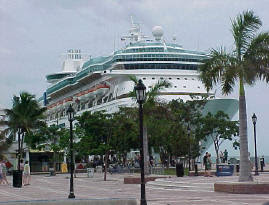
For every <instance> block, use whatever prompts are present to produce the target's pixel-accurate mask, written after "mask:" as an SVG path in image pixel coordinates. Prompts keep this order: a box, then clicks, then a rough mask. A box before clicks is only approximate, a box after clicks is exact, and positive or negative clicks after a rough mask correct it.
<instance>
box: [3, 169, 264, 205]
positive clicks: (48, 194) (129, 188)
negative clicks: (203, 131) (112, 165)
mask: <svg viewBox="0 0 269 205" xmlns="http://www.w3.org/2000/svg"><path fill="white" fill-rule="evenodd" d="M126 176H129V175H128V174H113V175H110V174H108V177H107V179H108V180H107V181H103V174H101V173H95V174H94V177H93V178H87V177H86V174H78V177H77V178H75V179H74V184H75V196H76V199H102V198H136V199H139V198H140V185H139V184H124V183H123V178H124V177H126ZM132 176H137V177H138V176H139V175H132ZM68 177H69V175H68V174H57V176H53V177H47V176H46V175H32V181H31V185H30V186H24V187H22V188H14V187H12V186H11V185H0V205H1V204H6V203H4V202H10V201H23V200H25V201H30V200H55V199H56V200H62V199H67V197H68V194H69V178H68ZM237 178H238V177H237V176H232V177H203V176H199V177H188V176H186V177H175V176H171V177H170V178H163V179H157V180H156V181H154V182H153V181H152V182H148V183H147V185H146V194H147V195H146V196H147V200H148V205H157V204H161V205H168V204H169V205H178V204H184V205H188V204H199V205H210V204H212V205H213V204H214V205H215V204H217V205H224V204H227V205H228V204H229V205H241V204H242V205H246V204H264V203H266V202H269V195H266V194H259V195H258V194H253V195H243V194H227V193H218V192H214V190H213V185H214V182H217V181H218V182H221V181H237ZM8 179H9V182H11V181H12V177H11V176H9V177H8ZM255 181H258V182H259V181H268V182H269V173H263V174H261V175H260V176H257V177H255ZM7 204H8V203H7Z"/></svg>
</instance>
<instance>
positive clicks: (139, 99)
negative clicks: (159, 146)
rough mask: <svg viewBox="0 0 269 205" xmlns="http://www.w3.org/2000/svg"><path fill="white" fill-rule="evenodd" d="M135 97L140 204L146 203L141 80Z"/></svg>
mask: <svg viewBox="0 0 269 205" xmlns="http://www.w3.org/2000/svg"><path fill="white" fill-rule="evenodd" d="M134 89H135V92H136V99H137V102H138V104H139V124H140V126H139V127H140V158H141V159H140V160H141V164H140V166H141V200H140V205H147V200H146V189H145V173H144V149H143V147H144V146H143V145H144V144H143V143H144V142H143V103H144V101H145V98H146V87H145V85H144V84H143V82H142V80H141V79H140V80H139V81H138V84H137V85H136V86H135V88H134Z"/></svg>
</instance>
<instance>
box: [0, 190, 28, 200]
mask: <svg viewBox="0 0 269 205" xmlns="http://www.w3.org/2000/svg"><path fill="white" fill-rule="evenodd" d="M1 193H6V194H7V196H9V197H10V195H12V196H17V197H21V198H25V199H31V198H29V197H25V196H21V195H18V194H14V193H10V192H6V191H4V190H1Z"/></svg>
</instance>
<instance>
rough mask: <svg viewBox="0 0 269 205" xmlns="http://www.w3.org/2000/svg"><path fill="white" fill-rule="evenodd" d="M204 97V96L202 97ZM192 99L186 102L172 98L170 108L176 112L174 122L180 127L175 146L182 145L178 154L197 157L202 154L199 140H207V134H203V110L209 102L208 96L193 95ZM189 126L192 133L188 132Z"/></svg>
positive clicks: (192, 157)
mask: <svg viewBox="0 0 269 205" xmlns="http://www.w3.org/2000/svg"><path fill="white" fill-rule="evenodd" d="M201 97H202V98H201ZM191 98H192V100H188V101H186V102H184V101H183V100H181V99H178V100H172V101H171V102H170V103H169V108H170V110H171V112H172V113H173V114H174V122H175V124H176V125H177V126H178V128H180V129H179V130H178V131H180V132H179V133H178V135H177V137H178V139H179V140H178V144H177V145H176V144H173V145H174V147H175V148H176V147H177V148H178V147H181V151H180V152H179V151H177V152H178V156H184V155H185V156H188V157H190V158H191V159H195V158H196V157H198V156H199V155H200V146H199V142H200V141H202V140H205V137H206V135H203V134H201V132H200V129H201V126H202V123H201V119H202V118H203V115H202V110H203V108H204V106H205V104H206V102H207V96H200V97H199V98H200V99H198V97H197V96H191ZM188 126H189V128H190V133H189V134H188Z"/></svg>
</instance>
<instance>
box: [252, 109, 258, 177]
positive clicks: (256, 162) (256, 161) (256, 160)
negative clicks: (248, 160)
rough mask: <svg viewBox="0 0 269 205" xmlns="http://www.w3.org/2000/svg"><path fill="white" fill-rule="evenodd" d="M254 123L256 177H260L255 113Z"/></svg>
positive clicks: (253, 116) (254, 116)
mask: <svg viewBox="0 0 269 205" xmlns="http://www.w3.org/2000/svg"><path fill="white" fill-rule="evenodd" d="M252 122H253V126H254V145H255V175H256V176H257V175H259V172H258V159H257V146H256V122H257V116H256V115H255V113H253V115H252Z"/></svg>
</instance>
